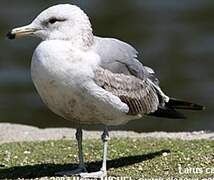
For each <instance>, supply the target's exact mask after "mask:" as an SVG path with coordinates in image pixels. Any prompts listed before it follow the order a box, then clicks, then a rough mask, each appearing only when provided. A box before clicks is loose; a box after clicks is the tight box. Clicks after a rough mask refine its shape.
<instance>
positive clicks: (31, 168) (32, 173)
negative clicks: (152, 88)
mask: <svg viewBox="0 0 214 180" xmlns="http://www.w3.org/2000/svg"><path fill="white" fill-rule="evenodd" d="M164 152H170V150H161V151H157V152H152V153H148V154H143V155H135V156H127V157H121V158H117V159H112V160H109V161H108V169H110V168H120V167H125V166H130V165H133V164H136V163H140V162H143V161H147V160H151V159H154V158H155V157H158V156H161V155H162V154H163V153H164ZM101 165H102V161H93V162H88V163H86V167H87V170H88V171H89V172H93V171H98V170H99V169H100V167H101ZM77 167H78V164H52V163H46V164H35V165H26V166H16V167H11V168H5V169H1V170H0V179H18V178H40V177H53V176H56V175H55V174H56V173H57V172H60V171H69V170H72V169H75V168H77ZM1 168H2V167H1Z"/></svg>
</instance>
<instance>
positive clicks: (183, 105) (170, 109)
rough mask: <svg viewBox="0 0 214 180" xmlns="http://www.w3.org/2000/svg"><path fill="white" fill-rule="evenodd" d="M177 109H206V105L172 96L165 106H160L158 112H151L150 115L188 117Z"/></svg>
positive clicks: (172, 117) (173, 117)
mask: <svg viewBox="0 0 214 180" xmlns="http://www.w3.org/2000/svg"><path fill="white" fill-rule="evenodd" d="M176 109H183V110H204V109H205V107H204V106H201V105H198V104H195V103H190V102H187V101H183V100H178V99H174V98H170V99H169V102H167V103H166V104H165V106H164V107H163V106H160V107H158V110H157V111H156V112H154V113H151V114H149V115H150V116H155V117H163V118H171V119H185V118H186V117H185V116H184V114H183V113H181V112H179V111H177V110H176Z"/></svg>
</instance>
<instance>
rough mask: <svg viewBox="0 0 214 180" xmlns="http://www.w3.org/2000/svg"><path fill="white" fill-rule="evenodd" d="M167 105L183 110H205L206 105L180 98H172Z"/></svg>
mask: <svg viewBox="0 0 214 180" xmlns="http://www.w3.org/2000/svg"><path fill="white" fill-rule="evenodd" d="M166 106H167V107H170V108H174V109H183V110H196V111H204V110H206V107H205V106H203V105H199V104H196V103H192V102H187V101H183V100H180V99H175V98H170V100H169V102H168V103H166Z"/></svg>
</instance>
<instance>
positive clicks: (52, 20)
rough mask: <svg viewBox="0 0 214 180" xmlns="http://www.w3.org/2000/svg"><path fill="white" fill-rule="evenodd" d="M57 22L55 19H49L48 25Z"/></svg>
mask: <svg viewBox="0 0 214 180" xmlns="http://www.w3.org/2000/svg"><path fill="white" fill-rule="evenodd" d="M57 21H58V19H57V18H51V19H49V21H48V22H49V23H50V24H54V23H56V22H57Z"/></svg>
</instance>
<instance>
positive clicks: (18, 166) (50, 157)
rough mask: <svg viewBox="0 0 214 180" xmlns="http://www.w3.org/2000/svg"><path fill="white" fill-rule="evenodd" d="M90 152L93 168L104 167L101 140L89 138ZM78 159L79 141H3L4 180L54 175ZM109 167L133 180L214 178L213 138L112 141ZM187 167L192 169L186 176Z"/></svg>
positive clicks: (0, 148)
mask: <svg viewBox="0 0 214 180" xmlns="http://www.w3.org/2000/svg"><path fill="white" fill-rule="evenodd" d="M84 155H85V160H86V162H87V164H86V165H87V169H88V170H89V171H96V170H99V167H100V166H101V159H102V144H101V142H100V141H99V140H86V141H85V142H84ZM77 160H78V157H77V148H76V142H75V141H68V140H60V141H46V142H23V143H8V144H2V145H0V179H18V178H34V179H36V178H42V177H54V176H55V175H54V174H55V172H58V171H62V170H71V169H73V168H75V167H77ZM179 167H180V168H182V173H179ZM108 168H109V169H108V175H109V176H114V177H124V176H128V177H131V178H132V179H138V178H142V177H144V178H169V177H171V178H181V177H183V178H199V179H200V178H209V177H210V178H211V177H214V143H213V141H208V140H195V141H182V140H157V139H138V140H134V139H111V141H110V143H109V161H108ZM185 168H188V169H189V170H190V169H192V170H191V171H192V172H188V173H186V174H184V170H185ZM196 168H197V169H196ZM193 171H194V172H193ZM196 171H197V172H196ZM199 171H200V172H199ZM202 171H203V172H202ZM206 171H209V172H206ZM211 171H213V172H211Z"/></svg>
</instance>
